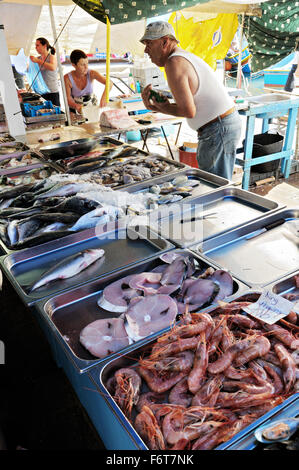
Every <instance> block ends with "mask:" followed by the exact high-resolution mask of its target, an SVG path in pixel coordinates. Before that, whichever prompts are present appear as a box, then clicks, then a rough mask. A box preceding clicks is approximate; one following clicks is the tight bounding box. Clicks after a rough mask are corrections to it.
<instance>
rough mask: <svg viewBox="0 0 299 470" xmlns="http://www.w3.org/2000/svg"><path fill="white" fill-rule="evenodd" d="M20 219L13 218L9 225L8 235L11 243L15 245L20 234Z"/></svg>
mask: <svg viewBox="0 0 299 470" xmlns="http://www.w3.org/2000/svg"><path fill="white" fill-rule="evenodd" d="M17 225H18V221H17V220H12V221H11V222H9V224H8V226H7V236H8V239H9V243H10V245H15V244H16V243H17V241H18V238H19V235H18V230H17Z"/></svg>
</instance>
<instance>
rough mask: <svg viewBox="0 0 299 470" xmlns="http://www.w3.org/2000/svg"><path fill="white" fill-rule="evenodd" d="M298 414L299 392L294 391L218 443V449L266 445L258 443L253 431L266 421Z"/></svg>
mask: <svg viewBox="0 0 299 470" xmlns="http://www.w3.org/2000/svg"><path fill="white" fill-rule="evenodd" d="M298 415H299V393H295V394H294V395H292V396H290V397H289V398H287V400H285V401H284V402H283V403H282V404H281V405H278V406H276V407H275V408H273V410H270V411H269V412H268V413H266V414H265V415H264V416H262V417H261V418H259V419H258V420H257V421H255V422H254V423H252V424H251V425H250V426H247V427H246V428H245V429H244V430H243V431H240V432H239V433H238V435H236V436H235V437H234V438H232V439H230V440H229V441H227V442H226V443H224V444H222V445H220V446H219V447H218V450H254V449H256V450H258V447H263V448H265V447H266V444H260V443H259V442H258V441H257V440H256V439H255V437H254V431H255V430H256V429H257V428H258V427H260V426H263V425H265V424H267V423H269V424H270V423H271V422H272V421H274V420H279V419H282V418H295V417H298Z"/></svg>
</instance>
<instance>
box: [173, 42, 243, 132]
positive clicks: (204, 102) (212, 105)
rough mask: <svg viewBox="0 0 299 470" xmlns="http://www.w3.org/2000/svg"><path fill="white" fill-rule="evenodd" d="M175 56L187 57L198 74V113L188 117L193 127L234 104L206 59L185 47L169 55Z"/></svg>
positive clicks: (195, 128)
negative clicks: (186, 49) (185, 49)
mask: <svg viewBox="0 0 299 470" xmlns="http://www.w3.org/2000/svg"><path fill="white" fill-rule="evenodd" d="M174 56H181V57H184V58H185V59H187V60H188V61H189V62H190V63H191V64H192V65H193V67H194V70H195V72H196V74H197V76H198V82H199V85H198V90H197V91H196V93H195V95H193V98H194V103H195V106H196V114H195V116H194V118H190V119H187V122H188V124H189V126H190V127H191V129H194V130H197V129H199V128H200V127H201V126H203V125H204V124H207V123H208V122H210V121H212V120H213V119H215V118H216V117H217V116H220V115H221V114H223V113H225V112H226V111H228V110H229V109H231V108H232V107H233V106H234V104H235V103H234V101H233V100H232V98H231V97H230V96H229V94H228V93H227V90H226V89H225V87H224V85H223V84H222V83H221V82H220V81H219V79H218V78H217V76H216V73H215V72H214V71H213V69H212V68H211V67H210V66H209V65H208V64H207V63H206V62H205V61H204V60H202V59H201V58H200V57H197V56H196V55H194V54H192V53H191V52H187V51H184V50H183V49H182V50H179V51H178V52H174V53H173V54H171V56H169V57H174Z"/></svg>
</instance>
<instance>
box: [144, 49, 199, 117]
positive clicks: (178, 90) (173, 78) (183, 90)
mask: <svg viewBox="0 0 299 470" xmlns="http://www.w3.org/2000/svg"><path fill="white" fill-rule="evenodd" d="M165 72H166V75H167V81H168V85H169V88H170V90H171V92H172V95H173V97H174V100H175V103H170V102H169V101H168V100H166V101H165V102H162V103H160V102H159V103H158V102H157V101H156V100H155V98H152V100H151V101H152V103H153V105H152V104H151V102H150V101H149V99H148V97H149V94H150V89H151V86H150V85H148V86H147V87H146V88H145V89H144V90H143V93H142V98H143V100H144V103H145V106H146V107H148V108H149V109H152V110H153V111H159V112H161V113H164V114H171V115H173V116H178V117H186V118H193V117H194V116H195V113H196V107H195V103H194V99H193V94H192V91H191V88H190V80H191V77H190V73H189V72H190V70H189V65H188V62H187V61H186V60H185V59H184V58H182V57H172V58H171V59H169V60H168V62H167V64H166V66H165Z"/></svg>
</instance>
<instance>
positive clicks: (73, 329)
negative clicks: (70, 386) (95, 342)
mask: <svg viewBox="0 0 299 470" xmlns="http://www.w3.org/2000/svg"><path fill="white" fill-rule="evenodd" d="M176 252H179V253H188V254H191V252H190V251H188V250H176ZM160 254H161V252H160V253H158V254H156V256H154V257H152V258H151V259H148V260H146V261H145V260H143V261H140V262H139V263H137V264H135V266H133V267H130V268H122V269H121V266H120V265H119V270H118V271H117V272H114V273H109V274H108V273H107V275H106V276H105V277H104V278H103V277H102V279H100V280H96V281H93V282H89V283H88V284H85V285H84V286H80V287H77V288H76V289H72V290H69V291H68V292H66V293H64V294H60V295H57V296H55V297H51V298H48V299H46V300H43V301H41V302H38V303H37V304H35V308H36V309H37V310H38V312H39V313H40V314H41V315H42V316H43V317H44V318H45V320H46V321H47V322H48V324H49V327H50V328H51V329H52V330H53V332H54V334H55V336H56V337H57V339H58V341H59V343H61V344H63V346H64V348H66V349H67V350H68V352H69V354H70V356H71V357H72V360H73V362H74V363H75V365H76V367H77V368H78V370H79V371H80V373H81V372H84V371H86V370H87V369H89V368H90V367H92V366H94V365H95V364H98V363H104V362H107V361H108V360H109V359H110V358H111V357H118V356H119V354H120V353H121V351H120V352H118V353H115V354H112V355H111V356H107V357H105V358H103V359H99V358H95V357H94V356H93V355H91V354H90V353H89V352H88V351H87V350H86V349H85V348H84V347H83V346H82V345H81V343H80V342H79V334H80V331H81V330H82V329H83V328H84V327H85V326H86V325H87V324H89V323H91V322H92V321H95V320H98V319H103V318H107V317H111V316H114V317H118V316H119V315H120V314H119V313H109V312H107V311H106V310H104V309H102V308H100V307H99V306H98V305H97V301H98V300H99V298H100V296H101V294H102V291H103V289H104V288H105V287H106V286H108V285H109V284H111V283H112V282H114V281H117V280H118V279H121V278H123V277H125V276H128V275H129V274H138V273H142V272H149V271H151V270H152V269H154V268H155V267H156V266H158V265H159V264H161V260H160ZM192 255H193V256H194V258H195V259H197V260H199V261H200V262H201V265H202V267H203V270H205V269H206V268H208V267H210V266H212V267H214V265H213V264H210V263H209V264H207V263H206V262H205V261H204V260H202V259H201V257H200V256H198V255H195V254H194V253H192ZM244 289H245V286H243V285H242V283H239V282H237V281H235V280H234V293H233V295H232V296H231V297H229V298H228V299H230V298H233V297H234V296H235V295H237V294H240V292H242V290H244ZM159 333H161V332H157V333H155V334H153V335H151V336H150V337H151V338H152V337H156V336H158V335H159ZM148 338H149V337H148ZM147 340H148V339H147V338H144V339H142V340H139V341H138V342H137V343H134V344H132V345H131V346H128V347H127V348H126V349H125V351H126V352H128V351H129V350H131V349H132V348H134V347H136V344H143V343H144V342H146V341H147Z"/></svg>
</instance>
